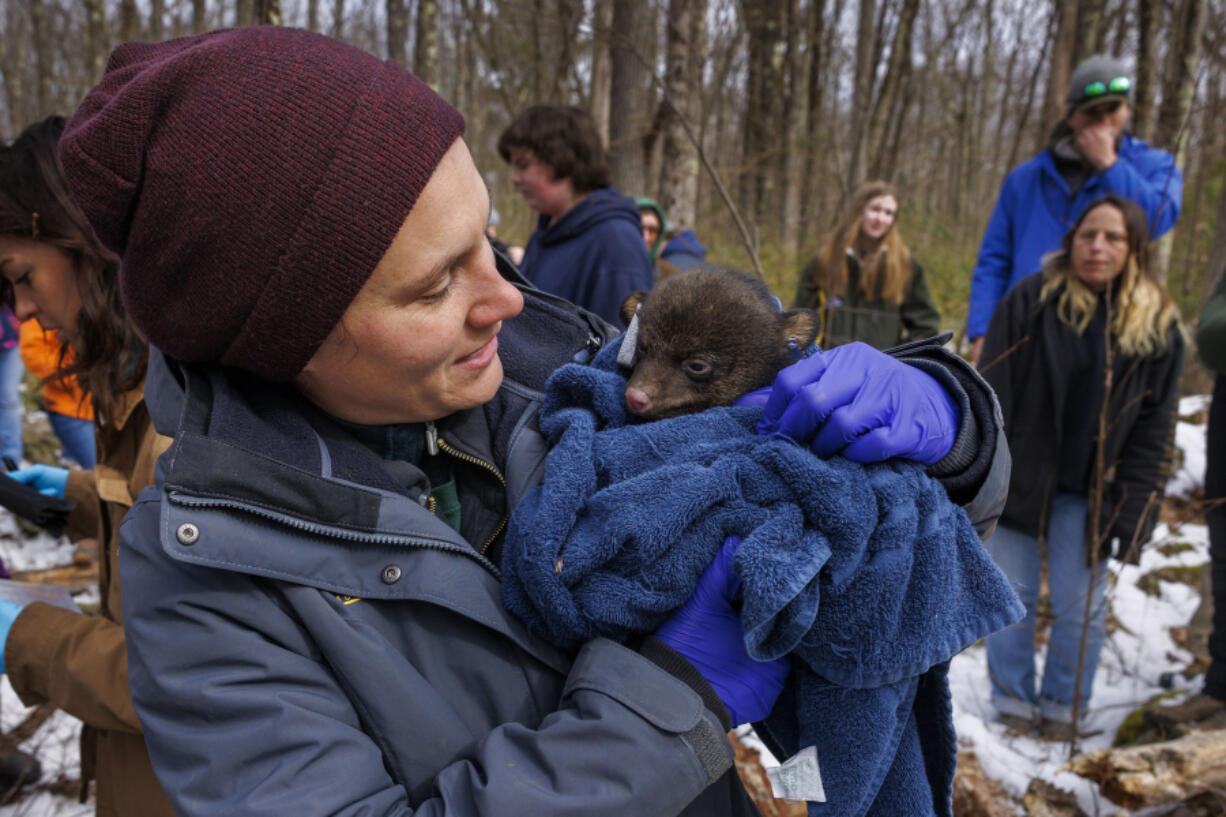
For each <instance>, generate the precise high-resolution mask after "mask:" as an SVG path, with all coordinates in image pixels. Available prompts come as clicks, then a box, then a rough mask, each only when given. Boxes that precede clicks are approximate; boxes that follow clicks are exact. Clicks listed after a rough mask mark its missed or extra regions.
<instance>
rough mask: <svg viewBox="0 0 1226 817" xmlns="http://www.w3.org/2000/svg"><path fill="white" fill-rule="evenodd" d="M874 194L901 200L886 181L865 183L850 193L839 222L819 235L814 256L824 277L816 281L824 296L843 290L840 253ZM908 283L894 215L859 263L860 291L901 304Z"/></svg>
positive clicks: (908, 262)
mask: <svg viewBox="0 0 1226 817" xmlns="http://www.w3.org/2000/svg"><path fill="white" fill-rule="evenodd" d="M878 196H890V197H892V198H893V199H894V201H895V202H896V203H898V202H901V200H900V199H899V198H898V191H897V190H896V189H895V187H894V185H892V184H890V183H889V182H884V181H880V180H877V181H871V182H865V183H864V184H862V185H860V187H859V188H858V189H857V190H856V192H855V195H854V196H852V199H851V207H850V208H849V209H848V210H847V212H846V213H845V214H844V216H843V220H842V222H840V223H839V225H838V226H837V227H836V228H835V229H834V230H832V231H830V232H829V233H827V234H826V235H825V236H824V237H823V240H822V247H821V250H820V252H819V253H818V259H819V260H820V261H821V268H822V269H823V270H825V280H824V281H818V284H819V285H820V286H821V287H822V288H823V289H825V291H826V293H827V295H828V296H829V295H838V294H840V293H842V292H843V291H845V290H846V289H847V261H846V258H845V257H844V256H845V254H846V253H847V248H848V247H852V246H854V245H855V243H856V239H857V238H858V237H859V235H860V225H861V224H862V223H863V221H864V211H865V210H866V209H867V208H868V203H869V202H870V201H872V200H873V199H875V198H877V197H878ZM883 255H884V258H883V257H882V256H883ZM910 285H911V251H910V250H908V249H907V245H906V244H904V243H903V240H902V233H901V232H899V229H898V217H897V215H896V216H895V218H894V223H893V224H891V225H890V229H889V230H887V231H886V234H885V235H884V236H882V237H881V240H880V241H878V242H877V246H876V247H874V248H873V251H872V252H871V253H869V254H868V256H866V257H865V259H864V262H863V263H862V264H861V266H860V291H861V292H863V293H864V295H865V297H867V298H869V299H871V300H881V301H884V302H885V303H887V304H891V305H894V306H897V305H898V304H900V303H902V299H903V298H904V297H905V296H906V294H907V287H909V286H910Z"/></svg>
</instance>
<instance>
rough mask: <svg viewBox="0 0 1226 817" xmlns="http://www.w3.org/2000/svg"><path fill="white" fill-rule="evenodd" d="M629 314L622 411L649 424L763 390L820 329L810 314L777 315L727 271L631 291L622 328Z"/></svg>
mask: <svg viewBox="0 0 1226 817" xmlns="http://www.w3.org/2000/svg"><path fill="white" fill-rule="evenodd" d="M640 306H641V308H640ZM636 310H638V335H637V342H636V347H635V354H634V364H633V365H634V372H633V373H632V374H631V376H630V381H629V382H628V383H627V384H626V407H627V408H628V409H629V410H630V412H631V413H633V414H636V415H638V416H639V417H643V418H645V419H649V420H657V419H660V418H663V417H675V416H677V415H679V414H690V413H692V412H697V411H703V410H704V409H708V408H711V407H712V406H726V405H731V404H732V402H733V401H734V400H736V398H737V397H739V396H741V395H742V394H744V393H746V392H749V391H753V390H754V389H757V388H760V387H762V386H767V385H770V383H771V382H772V381H773V380H774V379H775V375H776V374H777V373H778V372H779V370H780V369H782V368H783V367H784V366H786V365H788V364H790V363H792V362H794V361H795V360H796V359H797V357H798V356H799V350H801V349H804V348H806V347H807V346H809V344H811V343H813V340H814V338H816V337H817V332H818V329H819V328H820V322H819V319H818V317H817V313H815V312H814V311H813V310H811V309H793V310H791V311H788V312H783V311H781V310H780V308H779V302H778V301H777V300H775V297H774V296H773V295H771V291H770V288H769V287H768V286H767V285H766V283H765V282H764V281H762V280H760V279H759V278H756V277H754V276H752V275H750V274H748V273H745V272H741V271H740V270H735V269H730V268H727V267H715V266H708V267H700V268H697V269H693V270H686V271H684V272H679V273H677V274H675V275H670V276H669V277H667V278H665V279H663V280H661V281H660V282H659V283H658V284H656V287H655V289H653V290H652V291H651V292H650V293H649V294H647V295H644V293H642V292H634V293H631V294H630V295H629V296H628V297H627V298H626V300H625V301H623V302H622V306H621V319H622V322H623V323H625V324H627V325H629V324H630V321H631V319H632V318H633V317H634V315H635V311H636Z"/></svg>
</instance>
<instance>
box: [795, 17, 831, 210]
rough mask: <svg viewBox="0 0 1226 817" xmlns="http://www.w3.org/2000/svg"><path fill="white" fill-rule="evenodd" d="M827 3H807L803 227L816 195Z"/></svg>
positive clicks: (822, 101) (801, 205)
mask: <svg viewBox="0 0 1226 817" xmlns="http://www.w3.org/2000/svg"><path fill="white" fill-rule="evenodd" d="M825 27H826V0H810V3H809V54H808V59H809V79H808V88H807V90H808V97H809V98H808V100H807V104H806V107H805V129H804V141H803V145H804V173H803V175H802V178H803V179H804V188H803V190H802V191H801V202H800V218H801V222H802V223H803V224H805V225H809V224H811V223H812V221H813V218H814V210H815V209H816V208H815V207H814V202H813V200H814V198H815V197H816V194H817V184H818V182H817V177H818V172H817V169H818V167H819V161H818V159H819V154H818V146H819V145H820V144H821V136H820V132H821V128H822V106H823V104H824V99H823V97H824V94H823V91H824V87H823V81H824V79H825V72H824V71H823V70H822V69H823V64H824V63H823V58H824V55H825V54H826V53H827V51H826V34H825Z"/></svg>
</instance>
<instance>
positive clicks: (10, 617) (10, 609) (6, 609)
mask: <svg viewBox="0 0 1226 817" xmlns="http://www.w3.org/2000/svg"><path fill="white" fill-rule="evenodd" d="M20 612H21V605H20V604H17V603H15V602H11V601H9V600H8V599H0V674H3V673H4V648H5V646H6V645H7V644H8V640H9V630H10V629H12V627H13V622H14V621H16V620H17V614H18V613H20Z"/></svg>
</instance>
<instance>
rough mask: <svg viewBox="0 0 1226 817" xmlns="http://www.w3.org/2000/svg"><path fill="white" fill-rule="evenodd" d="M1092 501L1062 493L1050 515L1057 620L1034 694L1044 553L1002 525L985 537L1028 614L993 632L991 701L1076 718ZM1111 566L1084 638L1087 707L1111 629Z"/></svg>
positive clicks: (1014, 710) (1102, 577) (1026, 714)
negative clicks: (1108, 584)
mask: <svg viewBox="0 0 1226 817" xmlns="http://www.w3.org/2000/svg"><path fill="white" fill-rule="evenodd" d="M1086 510H1087V503H1086V498H1085V497H1084V496H1078V495H1076V494H1057V495H1056V497H1055V499H1054V500H1053V501H1052V507H1051V517H1050V519H1049V521H1048V528H1047V530H1048V535H1047V560H1048V577H1047V582H1048V589H1049V590H1050V593H1051V606H1052V615H1053V616H1054V621H1053V623H1052V627H1051V637H1050V640H1049V642H1048V647H1047V661H1046V663H1045V665H1044V668H1043V682H1042V686H1041V687H1040V688H1039V691H1038V695H1037V696H1036V695H1035V645H1034V634H1035V607H1036V606H1037V604H1038V596H1039V568H1040V556H1039V547H1038V542H1037V541H1036V540H1035V538H1034V537H1032V536H1027V535H1026V534H1024V533H1019V532H1018V531H1015V530H1012V529H1010V528H1006V527H1003V526H1002V527H999V528H997V530H996V533H995V534H993V535H992V538H991V539H989V540H988V542H987V549H988V553H990V554H991V556H992V559H993V560H994V561H995V562H996V564H997V566H999V567H1000V569H1001V570H1002V571H1003V572H1004V574H1005V575H1006V576H1007V577H1008V578H1009V581H1010V582H1011V583H1012V584H1013V589H1014V590H1016V591H1017V594H1018V596H1019V597H1020V598H1021V600H1022V603H1023V604H1025V605H1026V617H1025V618H1024V619H1022V620H1021V621H1019V622H1018V623H1017V624H1014V625H1013V626H1012V627H1008V628H1006V629H1004V630H1000V631H998V632H996V633H993V634H992V635H990V636H988V639H987V645H988V674H989V676H990V677H991V681H992V703H993V704H995V706H996V710H997V711H998V712H1000V713H1002V714H1005V715H1016V716H1018V717H1022V718H1033V717H1034V715H1035V711H1036V710H1037V711H1038V712H1039V714H1040V715H1042V717H1044V718H1047V719H1049V720H1053V721H1059V722H1061V723H1069V722H1070V721H1072V719H1073V690H1074V686H1075V684H1076V679H1077V655H1078V653H1079V652H1080V650H1081V630H1082V625H1083V622H1084V621H1085V614H1086V593H1087V592H1088V591H1089V589H1090V587H1091V573H1090V568H1089V566H1088V565H1087V564H1086V544H1085V526H1086ZM1106 574H1107V566H1106V563H1105V560H1102V561H1100V562H1099V564H1098V566H1097V568H1096V569H1095V575H1094V576H1093V583H1092V585H1093V592H1094V601H1093V607H1092V609H1091V613H1090V627H1089V633H1088V635H1087V638H1086V652H1085V666H1084V667H1083V669H1082V673H1081V687H1080V695H1081V698H1080V702H1079V709H1080V711H1081V712H1085V711H1086V709H1087V708H1088V706H1089V703H1090V691H1091V690H1092V689H1093V687H1094V673H1095V671H1096V670H1097V669H1098V656H1099V653H1100V652H1101V651H1102V646H1103V639H1104V637H1105V635H1106V614H1107V605H1106V599H1105V594H1104V591H1105V588H1106Z"/></svg>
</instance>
